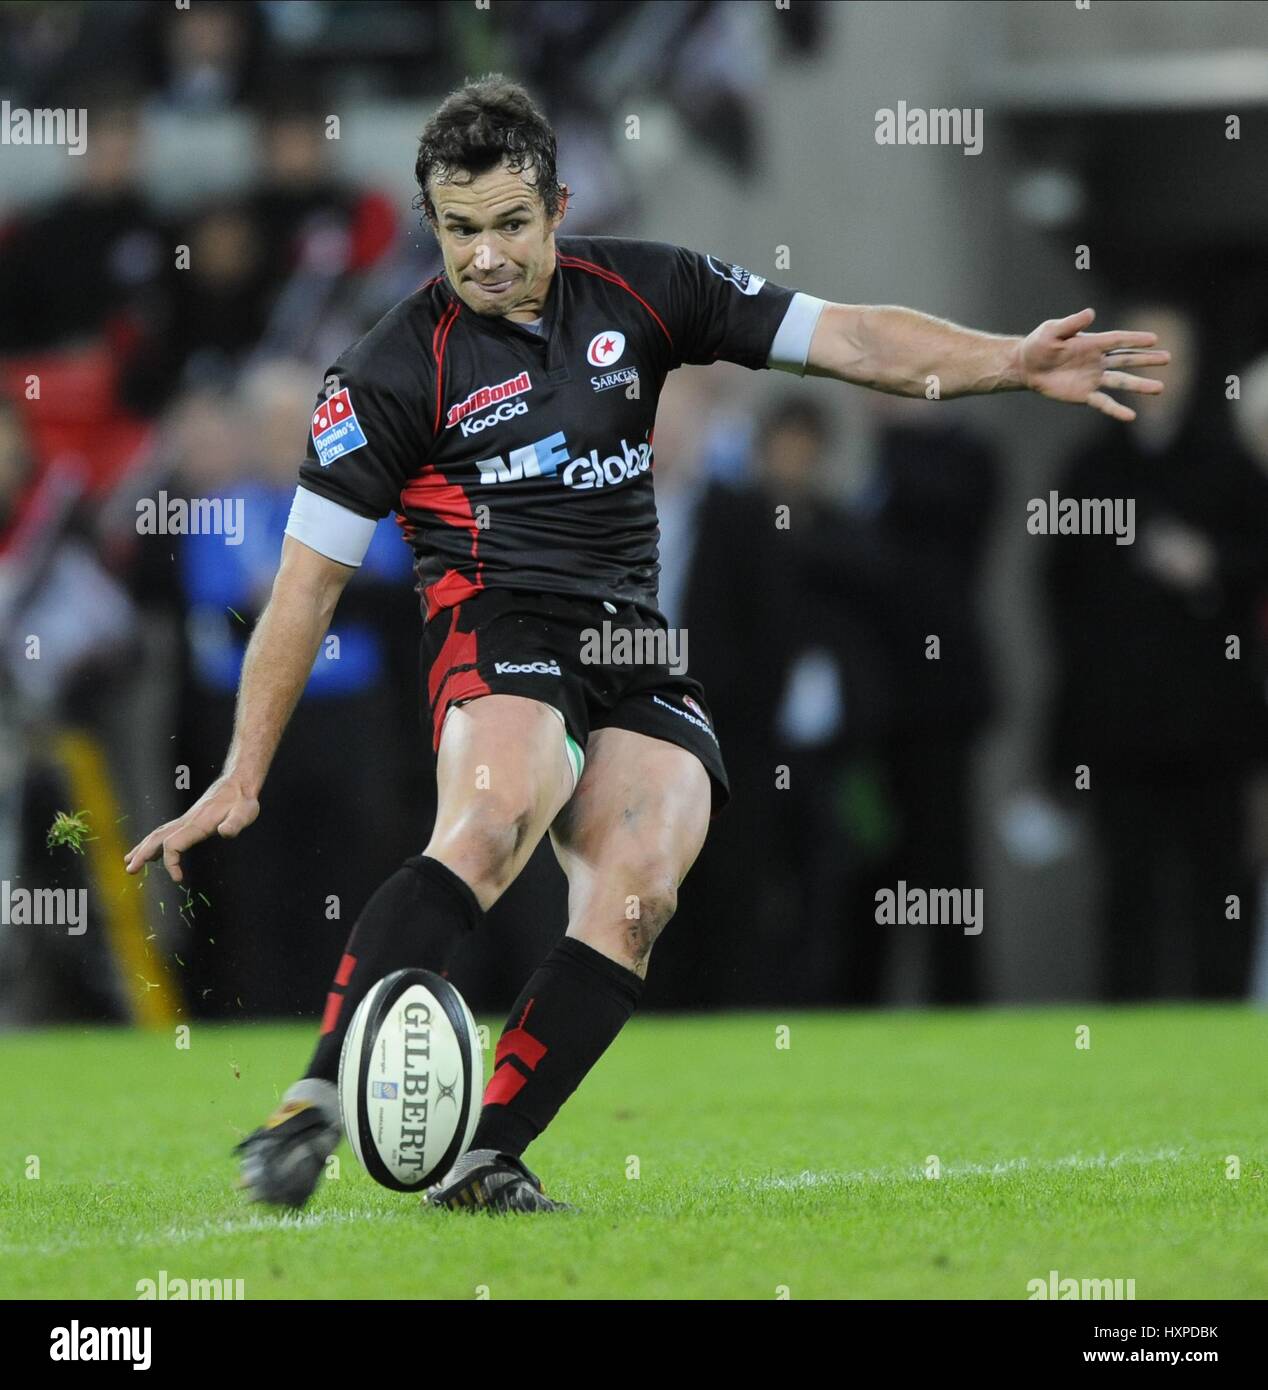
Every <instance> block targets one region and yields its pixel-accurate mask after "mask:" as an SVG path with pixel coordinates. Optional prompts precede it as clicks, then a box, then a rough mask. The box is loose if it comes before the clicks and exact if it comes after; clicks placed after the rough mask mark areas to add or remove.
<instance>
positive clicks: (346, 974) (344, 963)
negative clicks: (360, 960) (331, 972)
mask: <svg viewBox="0 0 1268 1390" xmlns="http://www.w3.org/2000/svg"><path fill="white" fill-rule="evenodd" d="M356 964H357V958H356V956H350V955H348V954H347V952H345V953H344V957H343V959H342V960H341V961H340V962H339V969H338V970H336V971H335V984H337V985H338V986H339V987H340V988H341V989H342V988H343V986H344V985H346V984H347V983H348V981H349V980H350V979H352V972H353V970H354V969H355V968H356Z"/></svg>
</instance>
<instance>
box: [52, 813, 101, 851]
mask: <svg viewBox="0 0 1268 1390" xmlns="http://www.w3.org/2000/svg"><path fill="white" fill-rule="evenodd" d="M91 828H92V827H91V826H90V825H89V824H88V812H87V811H76V812H75V813H74V814H73V815H72V814H71V812H69V811H58V813H57V814H56V815H55V816H54V817H53V824H52V825H51V826H49V831H48V841H47V843H48V847H49V849H50V850H54V849H57V848H58V846H59V845H67V846H69V847H70V848H71V849H73V850H74V851H75V853H76V854H83V852H84V845H85V844H86V843H87V842H88V841H89V840H95V839H96V838H97V837H96V836H95V835H92V834H90V833H89V831H90V830H91Z"/></svg>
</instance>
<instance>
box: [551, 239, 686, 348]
mask: <svg viewBox="0 0 1268 1390" xmlns="http://www.w3.org/2000/svg"><path fill="white" fill-rule="evenodd" d="M559 264H560V265H568V266H574V267H575V268H576V269H577V270H584V271H587V272H588V273H589V274H591V275H597V276H599V277H600V279H603V280H607V281H608V282H609V283H610V284H613V285H619V286H620V287H621V289H623V290H624V291H625V292H626V294H632V295H633V296H634V298H635V299H637V300H638V302H639V303H640V304H641V305H642V306H643V308H644V309H646V310H647V312H648V313H649V314H650V315H651V316H652V318H654V319H655V320H656V324H657V327H658V328H659V329H660V331H661V332H662V333H663V334H664V335H665V337H666V338H667V339H668V340H669V346H670V347H673V345H674V340H673V338H672V336H671V335H670V332H669V329H668V328H666V327H665V324H664V320H663V319H662V318H661V316H660V315H659V314H658V313H657V312H656V310H655V309H653V308H652V306H651V305H650V304H649V303H648V302H647V300H645V299H644V298H643V296H642V295H641V294H639V292H638V291H637V290H636V289H634V288H633V287H632V286H631V285H630V283H629V281H628V280H624V279H622V278H621V276H619V275H618V274H617V273H616V271H615V270H608V269H606V268H605V267H604V266H601V265H595V263H594V262H593V261H583V260H581V258H580V257H578V256H565V255H564V254H563V252H560V253H559Z"/></svg>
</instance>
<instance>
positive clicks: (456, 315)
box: [287, 237, 823, 618]
mask: <svg viewBox="0 0 1268 1390" xmlns="http://www.w3.org/2000/svg"><path fill="white" fill-rule="evenodd" d="M555 247H556V265H555V273H554V275H553V276H552V279H551V285H550V290H549V293H548V296H547V301H546V305H545V307H544V311H543V315H542V331H541V333H540V334H539V333H536V332H534V331H533V330H532V329H530V328H527V327H525V326H524V325H523V324H519V323H515V322H513V321H511V320H509V319H507V318H505V317H503V316H493V315H482V314H477V313H475V312H474V311H473V310H472V309H470V308H469V307H468V306H467V305H466V304H464V303H463V302H462V300H461V299H460V298H459V296H458V295H457V293H456V292H455V291H454V290H453V288H452V287H451V286H450V284H449V282H448V280H447V278H446V277H445V276H444V275H443V274H441V275H439V276H437V277H436V278H434V279H432V280H430V281H428V282H427V283H426V284H425V285H423V286H422V287H421V288H420V289H419V290H417V291H416V292H415V293H414V294H412V295H410V296H409V298H407V299H405V300H403V301H402V302H401V303H400V304H398V305H396V307H395V308H393V309H392V310H390V311H389V312H388V313H387V314H386V315H385V316H384V318H382V319H381V320H380V321H379V323H377V324H376V325H375V326H374V327H373V328H372V329H371V330H370V331H369V332H368V333H367V334H366V335H365V336H364V337H363V338H361V339H360V340H359V341H358V342H357V343H355V344H353V346H351V347H350V348H348V349H347V350H346V351H345V352H344V353H343V354H342V355H341V356H340V358H339V359H338V361H336V362H335V363H334V364H333V366H332V367H331V368H330V369H329V371H328V372H327V373H326V388H325V391H324V392H323V394H322V396H321V397H320V398H319V399H318V402H317V406H316V409H315V411H314V413H313V420H312V429H311V431H310V436H309V446H308V456H307V458H306V459H305V461H304V463H303V464H302V465H301V468H300V476H299V483H300V490H299V492H297V494H296V504H295V507H294V509H293V510H292V514H291V520H290V522H289V523H288V525H287V531H288V533H289V534H291V535H294V536H296V537H298V539H300V540H302V541H304V542H305V543H306V544H310V545H312V546H313V548H314V549H317V550H320V551H322V553H326V554H330V555H331V558H334V559H339V560H343V561H344V562H345V563H353V564H356V563H357V562H358V561H359V559H360V554H359V553H354V554H351V555H348V556H345V555H344V554H343V553H341V552H340V546H341V545H342V544H343V542H342V541H341V542H339V543H337V544H325V543H324V540H323V538H324V537H326V536H328V535H330V534H332V532H331V530H330V528H329V527H328V526H327V525H326V522H327V521H328V520H330V519H332V518H333V519H334V520H335V521H338V520H339V519H340V518H342V519H343V520H346V521H351V522H352V524H353V528H354V530H355V529H356V527H357V525H358V523H357V522H356V520H355V518H364V519H365V523H364V524H365V525H366V526H369V525H370V523H372V522H374V521H377V520H378V519H380V518H382V517H384V516H387V515H388V514H389V513H393V512H394V513H395V514H396V520H397V522H398V524H399V525H400V526H401V528H402V530H403V532H404V535H405V538H406V539H407V540H408V541H409V543H410V544H411V545H412V547H413V549H414V552H415V557H416V559H415V574H416V576H417V579H418V588H419V591H420V594H421V595H422V598H423V604H424V611H425V614H426V616H427V617H428V618H431V617H432V616H434V614H435V613H437V612H438V611H440V610H441V609H443V608H447V607H451V606H453V605H455V604H458V603H461V602H462V601H463V600H464V599H466V598H468V597H470V596H472V595H473V594H475V593H478V592H479V591H480V590H482V589H485V588H489V587H492V586H499V587H514V588H523V589H533V590H538V591H541V592H549V593H561V594H571V595H577V596H585V597H595V598H600V599H611V600H626V601H629V600H633V601H638V602H642V603H645V604H647V605H649V606H651V607H653V608H654V607H655V604H656V597H657V577H658V574H659V569H660V566H659V563H658V559H657V541H658V538H659V531H658V527H657V523H656V507H655V501H654V497H653V489H652V473H653V466H652V436H653V431H654V428H655V422H656V405H657V400H658V398H659V395H660V390H661V387H662V385H663V383H664V380H665V377H666V375H667V374H668V373H669V372H670V371H672V370H673V369H674V368H675V367H678V366H680V365H682V364H684V363H693V364H707V363H710V362H715V361H718V360H719V359H721V360H725V361H729V362H738V363H740V364H741V365H743V366H745V367H750V368H754V369H756V368H761V367H766V366H775V367H779V368H781V369H784V370H789V371H794V372H797V373H801V372H802V371H803V370H804V365H805V359H806V353H807V350H808V347H809V342H810V337H811V334H812V333H813V331H814V326H815V322H816V321H817V318H818V313H819V310H820V309H821V308H822V304H823V302H822V301H821V300H818V299H814V298H812V297H811V296H809V295H805V294H800V293H798V292H796V291H793V290H790V289H785V288H783V287H781V286H779V285H775V284H772V283H771V282H770V281H768V280H765V279H764V278H763V277H761V276H758V275H753V274H750V272H748V271H747V270H745V269H743V268H742V267H740V266H736V265H732V264H729V263H727V262H724V261H721V260H718V259H717V258H716V257H713V256H707V255H701V254H699V253H697V252H695V251H689V250H687V249H685V248H683V247H679V246H673V245H670V244H668V243H663V242H652V241H637V240H630V239H627V238H621V237H557V238H556V241H555ZM332 379H334V380H333V381H332ZM306 494H314V495H315V496H309V495H306ZM317 499H325V502H324V503H322V502H320V501H318V500H317ZM330 503H334V504H336V508H338V509H343V510H342V511H336V510H335V509H334V508H331V507H330V506H329V504H330ZM323 512H324V513H325V515H323ZM349 513H353V514H355V518H354V517H349V516H348V514H349ZM334 529H335V530H336V531H337V530H338V527H337V526H336V527H335V528H334ZM370 529H371V530H372V527H370ZM368 534H369V532H368V531H366V532H365V536H366V539H367V540H368ZM353 549H354V551H355V550H356V549H357V547H353ZM336 552H340V553H336Z"/></svg>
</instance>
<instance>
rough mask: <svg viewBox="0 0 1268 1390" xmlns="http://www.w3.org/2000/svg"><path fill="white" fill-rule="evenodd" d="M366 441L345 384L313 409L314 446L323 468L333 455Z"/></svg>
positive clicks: (364, 443) (360, 446)
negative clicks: (340, 389)
mask: <svg viewBox="0 0 1268 1390" xmlns="http://www.w3.org/2000/svg"><path fill="white" fill-rule="evenodd" d="M369 442H370V441H369V440H368V439H367V438H366V437H365V431H364V430H363V429H362V428H361V422H360V421H359V420H358V419H357V412H356V411H355V410H354V409H353V408H352V398H351V397H350V396H349V395H348V388H347V387H346V386H345V387H344V388H343V390H342V391H336V392H335V394H334V395H333V396H330V397H328V398H327V399H326V400H324V401H323V402H322V403H321V404H320V405H319V406H318V407H317V409H316V410H315V411H313V447H314V448H315V449H316V450H317V460H318V462H319V463H320V464H321V466H322V467H323V468H329V467H330V465H331V464H332V463H334V461H335V460H336V459H338V458H342V457H343V456H344V455H345V454H350V453H352V451H353V450H354V449H361V448H364V446H365V445H367V444H368V443H369Z"/></svg>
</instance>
